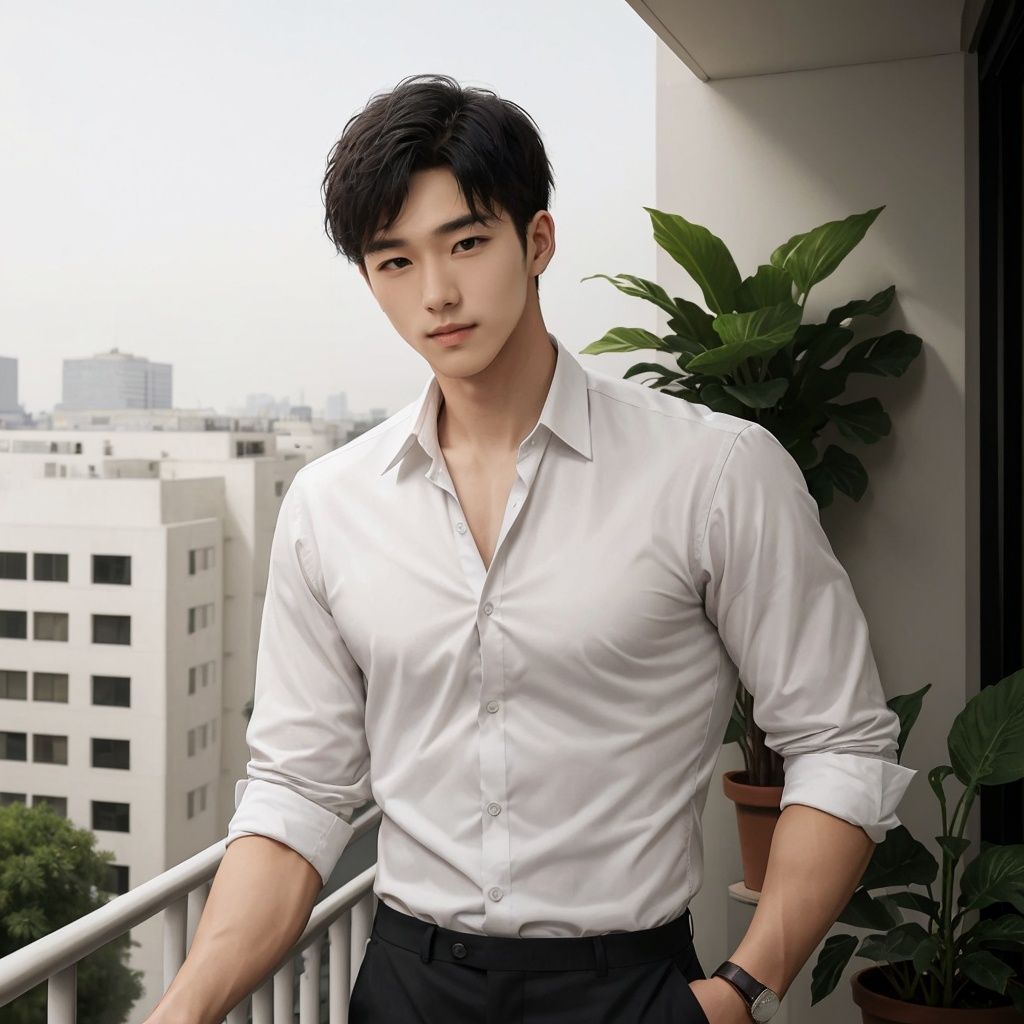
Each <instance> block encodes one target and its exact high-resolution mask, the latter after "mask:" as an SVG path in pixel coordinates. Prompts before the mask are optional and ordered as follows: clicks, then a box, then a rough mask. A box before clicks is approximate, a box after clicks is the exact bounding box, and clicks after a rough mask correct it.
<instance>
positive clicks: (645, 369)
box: [622, 363, 683, 380]
mask: <svg viewBox="0 0 1024 1024" xmlns="http://www.w3.org/2000/svg"><path fill="white" fill-rule="evenodd" d="M640 373H656V374H658V376H659V377H665V376H667V377H668V378H669V380H678V379H681V378H682V376H683V375H682V374H681V373H676V372H675V370H670V369H669V368H668V367H667V366H662V365H661V363H634V364H633V365H632V366H631V367H630V368H629V369H628V370H627V371H626V372H625V373H624V374H623V375H622V376H623V378H627V377H635V376H637V374H640Z"/></svg>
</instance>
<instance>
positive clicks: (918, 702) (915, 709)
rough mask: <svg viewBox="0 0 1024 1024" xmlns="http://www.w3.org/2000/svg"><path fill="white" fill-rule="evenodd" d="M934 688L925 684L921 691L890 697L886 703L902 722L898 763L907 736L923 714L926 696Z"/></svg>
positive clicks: (897, 742)
mask: <svg viewBox="0 0 1024 1024" xmlns="http://www.w3.org/2000/svg"><path fill="white" fill-rule="evenodd" d="M931 688H932V684H931V683H925V684H924V686H922V687H921V689H919V690H914V692H913V693H900V694H897V695H896V696H895V697H890V698H889V700H887V701H886V704H887V705H888V707H889V710H890V711H895V712H896V716H897V717H898V718H899V720H900V734H899V738H898V739H897V740H896V761H897V762H899V759H900V756H901V755H902V753H903V746H904V744H905V743H906V742H907V736H909V735H910V730H911V729H912V728H913V727H914V723H915V722H916V721H917V716H918V715H919V714H920V713H921V706H922V704H923V703H924V695H925V694H926V693H927V692H928V691H929V690H930V689H931Z"/></svg>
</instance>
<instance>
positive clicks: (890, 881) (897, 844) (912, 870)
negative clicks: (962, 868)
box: [860, 824, 939, 889]
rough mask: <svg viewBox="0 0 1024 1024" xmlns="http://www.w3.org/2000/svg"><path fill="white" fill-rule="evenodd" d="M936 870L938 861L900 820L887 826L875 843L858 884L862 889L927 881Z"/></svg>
mask: <svg viewBox="0 0 1024 1024" xmlns="http://www.w3.org/2000/svg"><path fill="white" fill-rule="evenodd" d="M938 872H939V862H938V861H937V860H936V859H935V857H934V856H932V854H931V853H930V852H929V851H928V849H927V847H925V846H923V845H922V844H921V843H919V842H918V841H917V840H916V839H915V838H914V837H913V836H912V835H911V834H910V832H909V831H907V827H906V826H905V825H902V824H901V825H897V826H896V827H895V828H891V829H889V831H888V832H886V833H885V838H884V839H883V840H882V841H881V842H880V843H878V844H877V845H876V846H875V851H874V853H873V854H872V855H871V860H870V861H869V862H868V866H867V870H866V871H865V872H864V875H863V877H862V878H861V880H860V884H861V885H862V886H863V887H864V888H865V889H883V888H886V887H888V886H893V885H901V886H907V885H931V883H932V882H934V881H935V877H936V875H937V874H938Z"/></svg>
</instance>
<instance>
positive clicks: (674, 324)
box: [668, 296, 722, 350]
mask: <svg viewBox="0 0 1024 1024" xmlns="http://www.w3.org/2000/svg"><path fill="white" fill-rule="evenodd" d="M672 302H673V303H674V304H675V307H676V308H675V313H674V314H673V316H672V317H671V318H670V319H669V322H668V326H669V330H672V331H675V332H676V334H678V335H679V337H681V338H686V339H687V340H688V341H691V342H693V343H694V344H697V345H700V347H701V349H702V350H703V349H709V348H718V346H719V345H721V344H722V339H721V338H720V337H719V336H718V335H717V334H715V329H714V326H713V325H714V322H715V318H714V317H713V316H712V315H711V314H710V313H709V312H708V311H707V310H706V309H701V308H700V306H698V305H697V303H696V302H691V301H690V300H689V299H682V298H679V296H676V297H675V298H673V299H672Z"/></svg>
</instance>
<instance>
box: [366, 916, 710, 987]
mask: <svg viewBox="0 0 1024 1024" xmlns="http://www.w3.org/2000/svg"><path fill="white" fill-rule="evenodd" d="M372 934H373V935H374V936H375V937H376V938H379V939H383V940H384V941H385V942H390V943H392V944H393V945H395V946H401V947H402V948H403V949H406V950H409V951H410V952H413V953H419V955H420V959H421V960H422V961H423V962H424V963H429V962H430V961H431V960H443V961H444V962H445V963H452V964H465V965H467V966H470V967H478V968H483V969H485V970H505V971H582V970H596V971H597V972H598V974H601V975H603V974H605V973H607V970H608V968H609V967H632V966H633V965H635V964H644V963H650V962H651V961H653V960H662V959H666V958H668V957H670V956H674V955H676V954H678V953H684V952H687V951H688V950H689V949H690V948H691V947H692V946H693V917H692V915H691V914H690V910H689V908H687V909H686V910H685V911H684V912H683V913H682V914H681V915H680V916H679V917H677V918H676V919H675V920H673V921H668V922H666V923H665V924H661V925H658V926H657V927H655V928H644V929H641V930H639V931H633V932H608V933H607V934H604V935H585V936H581V937H547V936H544V937H536V938H533V937H530V938H519V937H516V936H505V935H477V934H475V933H473V932H460V931H455V930H454V929H451V928H441V927H440V926H438V925H436V924H431V923H430V922H427V921H421V920H420V919H419V918H417V917H411V916H410V915H408V914H403V913H401V912H400V911H398V910H395V909H394V908H393V907H389V906H388V905H387V904H386V903H385V902H384V901H383V900H379V901H378V903H377V912H376V914H375V915H374V919H373V927H372Z"/></svg>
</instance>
